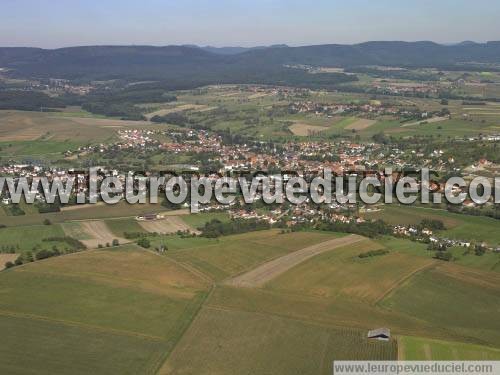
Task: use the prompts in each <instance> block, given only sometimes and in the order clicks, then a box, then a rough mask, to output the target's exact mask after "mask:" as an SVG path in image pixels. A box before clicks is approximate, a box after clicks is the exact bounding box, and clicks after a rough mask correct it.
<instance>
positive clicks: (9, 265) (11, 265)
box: [5, 262, 15, 268]
mask: <svg viewBox="0 0 500 375" xmlns="http://www.w3.org/2000/svg"><path fill="white" fill-rule="evenodd" d="M14 266H15V264H14V263H12V262H7V263H5V268H12V267H14Z"/></svg>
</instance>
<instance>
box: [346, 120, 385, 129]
mask: <svg viewBox="0 0 500 375" xmlns="http://www.w3.org/2000/svg"><path fill="white" fill-rule="evenodd" d="M376 122H377V121H375V120H369V119H365V118H361V119H359V120H356V121H355V122H353V123H352V124H349V125H347V126H346V127H345V129H346V130H364V129H368V128H369V127H370V126H372V125H373V124H375V123H376Z"/></svg>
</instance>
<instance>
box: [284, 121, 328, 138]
mask: <svg viewBox="0 0 500 375" xmlns="http://www.w3.org/2000/svg"><path fill="white" fill-rule="evenodd" d="M289 129H290V131H291V132H292V133H293V134H294V135H298V136H299V137H307V136H309V135H313V134H315V133H316V134H317V133H321V132H324V131H325V130H328V128H327V127H326V126H317V125H309V124H304V123H301V122H297V123H295V124H293V125H291V126H290V127H289Z"/></svg>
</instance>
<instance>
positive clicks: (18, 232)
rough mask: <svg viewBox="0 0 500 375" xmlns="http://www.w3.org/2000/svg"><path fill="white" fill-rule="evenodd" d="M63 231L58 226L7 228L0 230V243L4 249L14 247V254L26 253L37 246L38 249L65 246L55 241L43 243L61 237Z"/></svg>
mask: <svg viewBox="0 0 500 375" xmlns="http://www.w3.org/2000/svg"><path fill="white" fill-rule="evenodd" d="M63 236H64V231H63V230H62V228H61V226H60V225H58V224H53V225H33V226H27V227H7V228H2V229H0V242H1V244H2V245H3V246H5V247H9V248H10V247H14V248H15V249H16V252H18V253H21V252H26V251H31V250H33V247H35V246H37V245H38V246H39V247H40V249H50V248H52V246H54V245H57V246H59V247H61V246H62V248H64V246H66V245H65V244H64V243H61V242H57V241H43V239H47V238H50V237H63Z"/></svg>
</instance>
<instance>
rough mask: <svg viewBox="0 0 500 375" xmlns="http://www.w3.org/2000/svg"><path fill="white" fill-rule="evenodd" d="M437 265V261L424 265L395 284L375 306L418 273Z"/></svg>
mask: <svg viewBox="0 0 500 375" xmlns="http://www.w3.org/2000/svg"><path fill="white" fill-rule="evenodd" d="M436 265H437V262H436V261H431V262H430V263H427V264H424V265H423V266H421V267H419V268H417V269H415V270H413V271H412V272H410V273H409V274H407V275H405V276H403V277H402V278H401V279H399V280H398V281H396V282H394V284H393V285H392V286H391V287H390V288H389V289H387V290H386V291H385V292H384V293H383V294H382V295H381V296H380V297H379V298H377V300H376V301H375V302H374V303H373V304H374V305H378V304H379V303H380V302H382V301H383V300H384V299H385V298H387V297H389V296H390V295H391V294H392V292H394V291H395V290H396V289H398V288H399V287H402V286H403V285H404V284H405V283H406V282H407V281H408V280H410V279H411V278H412V277H413V276H415V275H416V274H417V273H420V272H423V271H426V270H427V269H431V268H433V267H435V266H436Z"/></svg>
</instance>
